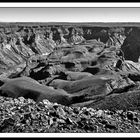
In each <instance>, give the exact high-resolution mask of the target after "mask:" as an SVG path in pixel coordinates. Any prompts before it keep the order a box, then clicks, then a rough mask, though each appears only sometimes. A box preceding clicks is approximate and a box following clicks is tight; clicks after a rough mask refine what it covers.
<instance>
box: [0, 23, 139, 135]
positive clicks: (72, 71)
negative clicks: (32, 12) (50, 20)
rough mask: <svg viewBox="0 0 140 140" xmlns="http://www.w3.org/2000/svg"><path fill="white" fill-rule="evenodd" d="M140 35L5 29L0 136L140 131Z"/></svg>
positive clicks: (116, 29) (1, 34) (0, 55)
mask: <svg viewBox="0 0 140 140" xmlns="http://www.w3.org/2000/svg"><path fill="white" fill-rule="evenodd" d="M139 34H140V29H139V27H138V26H136V25H135V26H130V25H129V24H128V25H117V24H116V25H112V26H109V25H106V24H105V25H104V24H103V25H102V26H95V25H94V24H66V23H63V24H45V23H44V24H35V23H34V24H31V23H30V24H23V23H22V24H21V23H15V24H10V23H9V24H1V25H0V123H1V125H0V132H15V133H22V132H23V133H24V132H43V133H51V132H59V133H63V132H64V133H66V132H81V133H88V132H96V133H99V132H112V133H118V132H121V133H123V132H135V133H138V132H139V131H140V128H139V127H140V120H139V119H140V112H139V110H140V57H139V54H140V49H139V48H140V39H139Z"/></svg>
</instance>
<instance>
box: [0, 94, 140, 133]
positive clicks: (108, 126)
mask: <svg viewBox="0 0 140 140" xmlns="http://www.w3.org/2000/svg"><path fill="white" fill-rule="evenodd" d="M0 132H1V133H139V132H140V112H139V111H129V110H128V111H123V110H117V111H109V110H100V109H96V110H95V109H93V108H87V107H83V108H80V107H68V106H62V105H59V104H57V103H50V102H49V101H48V100H43V101H42V102H39V103H36V102H34V101H33V100H31V99H24V98H23V97H20V98H18V99H12V98H7V97H1V96H0Z"/></svg>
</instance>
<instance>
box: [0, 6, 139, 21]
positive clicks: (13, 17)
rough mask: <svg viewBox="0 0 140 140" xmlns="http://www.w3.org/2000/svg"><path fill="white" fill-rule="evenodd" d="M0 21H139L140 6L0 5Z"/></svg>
mask: <svg viewBox="0 0 140 140" xmlns="http://www.w3.org/2000/svg"><path fill="white" fill-rule="evenodd" d="M0 22H140V7H139V8H134V7H131V8H121V7H120V8H107V7H104V8H97V7H91V8H87V7H85V8H82V7H79V8H75V7H71V8H70V7H69V8H66V7H63V8H60V7H55V8H51V7H45V8H42V7H38V8H35V7H32V8H28V7H24V8H23V7H22V8H18V7H16V8H14V7H9V8H5V7H0Z"/></svg>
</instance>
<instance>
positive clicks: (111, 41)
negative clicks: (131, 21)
mask: <svg viewBox="0 0 140 140" xmlns="http://www.w3.org/2000/svg"><path fill="white" fill-rule="evenodd" d="M124 30H125V29H124V28H109V27H108V28H107V27H100V28H99V27H81V26H79V27H77V26H76V27H69V26H64V27H63V26H56V27H55V26H49V27H47V26H33V27H30V26H29V27H28V26H27V27H26V26H25V27H24V26H14V27H13V26H8V27H1V28H0V50H1V51H0V62H1V63H0V66H1V71H2V70H4V69H8V68H11V67H13V66H16V65H19V64H21V63H24V62H25V61H27V59H28V58H30V57H31V56H32V55H38V54H39V55H42V54H43V55H45V54H49V53H51V52H52V51H53V50H54V48H58V47H64V46H70V45H73V44H80V43H82V42H84V41H85V40H92V39H96V40H98V41H101V42H103V43H105V44H106V45H108V46H118V47H119V46H121V45H122V44H123V41H124V39H125V35H124Z"/></svg>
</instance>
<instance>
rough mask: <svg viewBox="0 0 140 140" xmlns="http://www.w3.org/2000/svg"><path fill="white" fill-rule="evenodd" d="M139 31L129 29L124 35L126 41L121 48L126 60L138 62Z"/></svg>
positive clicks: (134, 28)
mask: <svg viewBox="0 0 140 140" xmlns="http://www.w3.org/2000/svg"><path fill="white" fill-rule="evenodd" d="M139 36H140V29H139V28H137V27H133V28H130V29H129V31H128V32H127V33H126V39H125V40H124V43H123V45H122V47H121V49H122V51H123V52H124V57H125V59H126V60H132V61H134V62H138V58H139V56H140V38H139Z"/></svg>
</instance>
